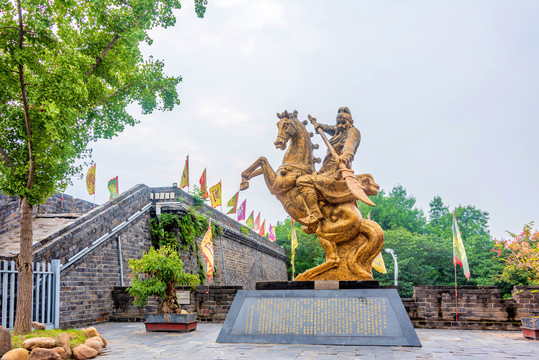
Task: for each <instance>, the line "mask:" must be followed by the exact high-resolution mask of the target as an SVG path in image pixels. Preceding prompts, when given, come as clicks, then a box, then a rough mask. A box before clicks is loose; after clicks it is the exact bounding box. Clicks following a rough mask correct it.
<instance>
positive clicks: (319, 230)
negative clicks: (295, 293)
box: [240, 107, 384, 280]
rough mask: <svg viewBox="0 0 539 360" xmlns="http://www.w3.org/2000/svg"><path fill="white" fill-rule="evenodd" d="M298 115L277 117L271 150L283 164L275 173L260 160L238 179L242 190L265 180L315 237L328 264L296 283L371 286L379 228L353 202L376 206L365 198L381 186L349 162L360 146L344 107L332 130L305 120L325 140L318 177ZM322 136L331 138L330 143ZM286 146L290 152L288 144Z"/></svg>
mask: <svg viewBox="0 0 539 360" xmlns="http://www.w3.org/2000/svg"><path fill="white" fill-rule="evenodd" d="M297 114H298V113H297V111H294V112H292V113H289V112H288V111H284V112H283V113H281V114H279V113H278V114H277V117H278V118H279V122H278V123H277V127H278V129H279V133H278V135H277V140H276V141H275V142H274V144H275V146H276V147H277V148H279V149H281V150H285V149H286V152H285V155H284V157H283V163H282V164H281V166H280V167H279V168H278V169H277V171H274V170H273V169H272V168H271V166H270V165H269V163H268V161H267V159H266V158H265V157H260V158H259V159H258V160H257V161H255V163H253V165H251V166H250V167H249V168H247V169H246V170H245V171H244V172H243V173H242V182H241V185H240V189H241V190H245V189H247V188H248V187H249V180H250V179H251V178H253V177H255V176H258V175H264V180H265V181H266V185H267V186H268V189H269V191H270V192H271V194H273V195H275V196H276V197H277V199H278V200H279V201H281V203H282V204H283V207H284V209H285V211H286V212H287V213H288V214H289V215H290V216H291V217H292V218H293V219H295V220H296V221H298V222H299V223H300V224H302V225H303V229H304V230H305V231H306V232H308V233H316V234H317V235H318V239H319V241H320V244H321V245H322V248H323V249H324V251H325V253H326V262H325V263H323V264H321V265H319V266H317V267H315V268H312V269H309V270H307V271H305V272H304V273H303V274H300V275H299V276H298V277H297V278H296V280H372V271H371V264H372V261H373V259H374V258H375V257H376V256H377V255H378V253H379V252H380V250H381V249H382V245H383V243H384V234H383V231H382V229H381V228H380V226H379V225H378V224H377V223H376V222H374V221H370V220H367V219H363V218H362V216H361V214H360V212H359V210H358V206H357V200H360V201H363V202H364V203H366V204H369V205H372V206H374V204H373V203H372V202H371V200H370V199H369V198H368V197H367V196H371V195H376V194H377V193H378V189H379V186H378V185H377V184H376V183H375V182H374V179H373V177H372V175H370V174H360V175H355V174H354V171H353V170H352V161H353V160H354V156H355V154H356V151H357V148H358V146H359V143H360V140H361V134H360V132H359V130H358V129H356V128H355V127H354V123H353V120H352V115H351V113H350V110H349V109H348V108H347V107H341V108H339V110H338V114H337V123H336V124H335V125H324V124H319V123H318V122H317V121H316V119H315V118H313V117H311V116H310V115H309V116H308V118H309V120H310V121H311V123H312V125H313V126H314V128H315V130H316V131H317V132H318V134H320V136H321V137H322V138H323V140H324V142H325V143H326V145H327V147H328V153H327V155H326V157H325V159H324V162H323V164H322V167H321V169H320V170H319V171H318V172H317V171H316V170H315V168H314V163H315V162H319V161H320V159H315V158H314V157H313V154H312V149H313V148H317V145H313V144H312V143H311V140H310V138H311V137H312V136H313V134H312V133H308V132H307V130H306V128H305V125H307V124H308V122H307V121H303V122H301V121H299V120H298V119H297ZM324 133H327V134H329V135H331V136H332V137H331V138H330V139H329V140H328V139H327V138H326V137H325V135H324ZM288 143H290V146H288V149H287V144H288Z"/></svg>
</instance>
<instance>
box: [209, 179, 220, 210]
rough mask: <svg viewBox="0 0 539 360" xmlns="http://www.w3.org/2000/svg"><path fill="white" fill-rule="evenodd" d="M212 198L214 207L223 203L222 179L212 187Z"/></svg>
mask: <svg viewBox="0 0 539 360" xmlns="http://www.w3.org/2000/svg"><path fill="white" fill-rule="evenodd" d="M210 200H211V206H212V207H217V206H220V205H221V182H220V181H219V182H218V183H217V184H215V185H213V186H212V187H211V188H210Z"/></svg>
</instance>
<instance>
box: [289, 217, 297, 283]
mask: <svg viewBox="0 0 539 360" xmlns="http://www.w3.org/2000/svg"><path fill="white" fill-rule="evenodd" d="M297 247H298V235H297V234H296V228H295V226H294V220H293V219H292V229H291V231H290V249H291V251H290V252H291V259H290V264H291V265H292V280H294V278H295V276H296V267H295V264H294V261H295V258H296V248H297Z"/></svg>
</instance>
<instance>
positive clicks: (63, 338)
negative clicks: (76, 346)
mask: <svg viewBox="0 0 539 360" xmlns="http://www.w3.org/2000/svg"><path fill="white" fill-rule="evenodd" d="M70 341H71V338H70V337H69V335H67V333H65V332H63V333H60V334H59V335H58V337H57V338H56V346H57V347H61V348H62V349H64V350H65V352H66V353H67V357H68V358H70V357H71V346H70V345H69V343H70ZM60 355H61V354H60Z"/></svg>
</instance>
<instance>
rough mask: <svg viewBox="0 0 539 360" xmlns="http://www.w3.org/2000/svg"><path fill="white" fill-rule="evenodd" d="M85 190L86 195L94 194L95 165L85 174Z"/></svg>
mask: <svg viewBox="0 0 539 360" xmlns="http://www.w3.org/2000/svg"><path fill="white" fill-rule="evenodd" d="M86 189H87V190H88V195H94V194H95V164H94V165H93V166H92V167H90V168H89V169H88V172H87V173H86Z"/></svg>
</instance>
